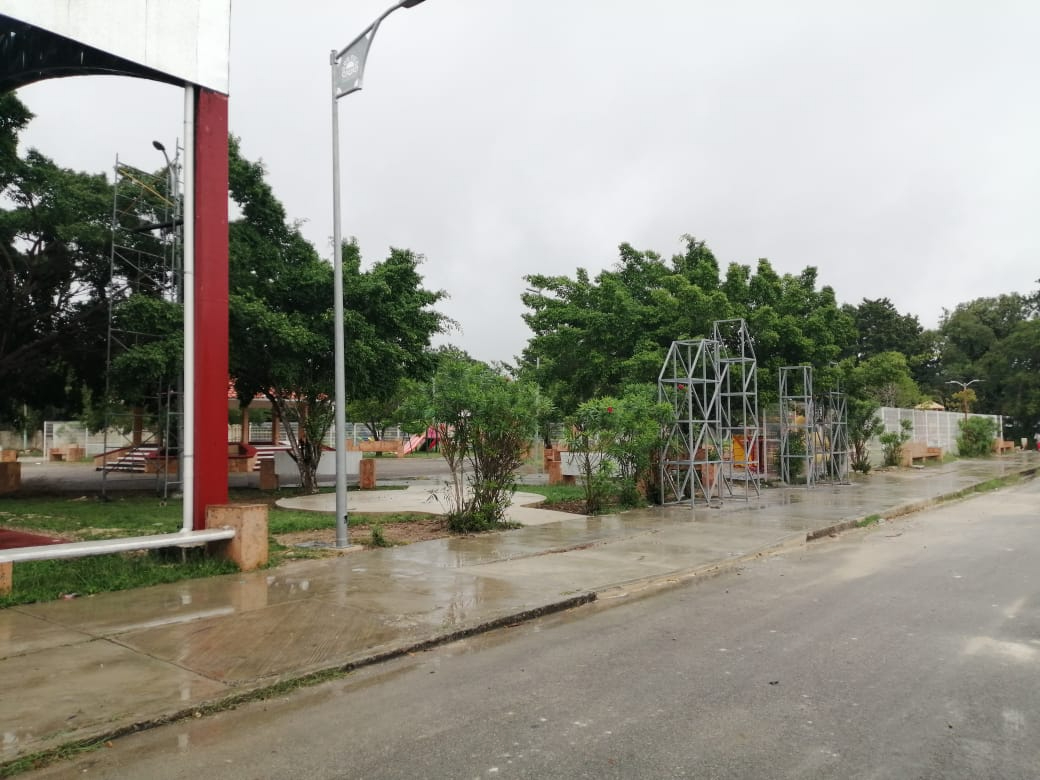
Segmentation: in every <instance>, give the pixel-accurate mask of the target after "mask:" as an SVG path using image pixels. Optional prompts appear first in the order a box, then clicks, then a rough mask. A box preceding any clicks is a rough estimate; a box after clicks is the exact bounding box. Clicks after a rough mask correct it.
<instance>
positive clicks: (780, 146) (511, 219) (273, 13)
mask: <svg viewBox="0 0 1040 780" xmlns="http://www.w3.org/2000/svg"><path fill="white" fill-rule="evenodd" d="M390 2H391V0H349V1H345V0H337V1H336V2H331V1H328V2H327V1H326V0H303V1H302V2H294V3H287V2H277V1H276V0H233V4H232V22H231V30H232V33H231V102H230V106H231V108H230V111H231V116H230V123H231V130H232V132H233V133H235V134H236V135H239V136H240V137H241V138H242V148H243V152H244V153H245V155H246V156H247V157H249V158H251V159H256V158H262V159H263V161H264V163H265V164H266V166H267V170H268V173H269V181H270V183H271V184H272V186H273V188H274V190H275V193H276V194H277V195H278V197H279V198H280V199H281V200H282V202H283V203H284V204H285V206H286V209H287V211H288V213H289V215H290V218H292V219H298V220H301V221H303V222H304V228H303V229H304V232H305V234H306V235H307V236H308V237H309V238H310V239H311V240H312V241H313V242H314V244H315V246H316V247H317V248H318V250H319V252H321V253H322V254H323V255H325V256H331V245H330V236H331V234H332V208H331V171H330V164H331V163H330V161H331V141H330V138H331V136H330V109H329V90H330V86H329V68H328V52H329V50H330V49H333V48H337V49H338V48H341V47H343V46H345V45H346V44H347V43H349V42H350V40H352V39H353V38H354V36H355V35H356V34H357V33H359V32H360V31H361V30H363V29H364V28H365V27H366V26H367V25H368V24H369V23H370V22H371V21H372V20H373V19H374V18H375V17H376V16H378V15H379V14H380V13H381V12H382V11H383V10H384V9H385V8H386V6H387V5H389V4H390ZM1038 74H1040V3H1037V2H1036V1H1035V0H1022V1H1021V2H1013V1H1011V0H987V2H982V1H981V0H977V1H974V2H966V1H964V0H943V1H942V2H913V1H912V0H901V1H900V2H892V1H889V0H872V2H865V1H864V2H841V0H818V1H816V2H811V1H808V0H792V2H785V3H779V2H767V1H766V0H760V1H758V2H755V1H751V0H746V1H741V0H736V1H731V2H726V3H722V2H718V1H717V0H716V1H713V2H706V1H700V2H698V1H694V0H641V1H638V2H637V0H596V1H595V2H593V0H523V1H521V0H427V2H425V3H423V4H422V5H420V6H418V7H416V8H414V9H411V10H404V9H402V10H399V11H397V12H396V13H395V14H393V15H392V16H390V17H389V18H388V19H387V20H386V21H385V22H384V23H383V25H382V27H381V28H380V30H379V35H378V37H377V39H376V41H375V43H374V45H373V49H372V53H371V55H370V57H369V60H368V68H367V71H366V76H365V89H364V90H362V91H361V92H359V93H356V94H354V95H350V96H348V97H346V98H344V99H342V100H341V101H340V122H341V139H342V150H343V163H342V164H343V199H344V202H343V231H344V235H347V236H350V235H354V236H357V238H358V240H359V241H360V244H361V249H362V253H363V255H364V257H365V258H366V259H367V260H368V261H375V260H378V259H382V258H383V257H385V256H386V254H387V251H388V248H389V247H390V246H398V247H408V248H410V249H413V250H415V251H416V252H419V253H421V254H424V255H425V256H426V263H425V265H424V266H423V271H424V273H425V276H426V280H427V283H428V286H431V287H435V288H442V289H444V290H446V291H447V292H448V293H449V294H450V296H451V297H450V299H449V300H448V301H446V302H445V303H444V304H443V305H442V307H441V308H442V310H443V311H444V312H445V313H446V314H448V315H449V316H451V317H453V318H454V319H456V320H457V321H458V322H459V324H460V326H461V328H462V330H461V332H458V333H454V334H451V335H450V336H449V337H448V338H447V339H442V340H441V341H442V342H443V341H445V340H447V341H451V342H453V343H455V344H457V345H459V346H461V347H463V348H464V349H466V350H468V351H469V352H470V353H471V354H472V355H474V356H475V357H478V358H481V359H484V360H507V361H508V360H511V359H512V358H513V356H515V355H518V354H519V353H520V351H521V350H522V349H523V346H524V345H525V343H526V341H527V339H528V337H529V335H530V334H529V332H528V330H527V328H526V326H525V325H524V324H523V321H522V320H521V316H520V315H521V313H522V311H523V307H522V305H521V303H520V294H521V292H522V291H523V289H524V287H525V283H524V281H523V279H522V277H523V275H524V274H528V273H553V274H568V275H573V273H574V271H575V269H576V268H578V267H579V266H580V267H585V268H587V269H588V270H589V271H590V272H591V273H593V274H594V273H596V272H597V271H599V270H601V269H603V268H607V267H610V266H611V265H612V264H613V263H614V262H615V261H616V259H617V249H616V247H617V245H618V244H619V243H621V242H623V241H627V242H629V243H631V244H633V245H634V246H636V247H637V248H639V249H653V250H656V251H658V252H660V253H662V254H664V255H665V256H670V255H671V254H672V253H673V252H677V251H679V250H680V248H681V241H680V236H681V235H682V234H683V233H691V234H693V235H695V236H697V237H698V238H700V239H703V240H705V241H707V243H708V245H709V246H710V247H711V248H712V249H713V251H714V252H715V254H716V256H717V257H718V258H719V261H720V264H721V265H722V267H723V268H725V266H726V265H727V264H728V263H730V262H739V263H743V264H752V265H753V264H754V263H755V261H756V260H757V259H758V258H760V257H767V258H769V260H770V261H771V262H772V264H773V266H774V267H775V268H776V269H777V270H778V271H780V272H793V273H796V272H798V271H800V270H801V269H802V268H804V267H805V266H807V265H813V266H816V267H818V268H819V279H820V283H821V284H826V285H830V286H832V287H833V288H834V289H835V291H836V292H837V296H838V299H839V301H841V302H849V303H858V302H859V301H860V300H861V299H863V298H864V297H867V298H880V297H888V298H890V299H891V300H892V301H893V303H894V304H895V305H896V307H897V308H898V309H899V310H900V311H902V312H908V313H912V314H916V315H918V317H920V319H921V322H922V324H923V325H925V326H926V327H932V326H934V325H935V324H936V323H937V322H938V319H939V317H940V315H941V313H942V310H943V309H944V308H952V307H954V306H955V305H956V304H958V303H961V302H965V301H968V300H971V299H973V298H976V297H980V296H989V295H997V294H1000V293H1006V292H1030V291H1033V290H1035V289H1036V288H1037V283H1036V280H1037V279H1038V278H1040V230H1038V226H1040V219H1038V217H1037V214H1038V209H1040V97H1038V95H1037V78H1038ZM20 94H21V97H22V99H23V100H24V101H25V102H26V103H27V104H28V105H29V107H30V108H31V109H32V110H33V111H34V112H35V113H36V114H37V115H38V116H37V119H36V120H35V121H34V122H33V124H32V125H31V127H30V130H29V131H28V132H27V133H26V135H25V140H26V141H27V142H28V143H29V144H30V145H34V146H37V147H38V148H39V149H40V150H41V151H43V152H44V153H46V154H48V155H50V156H52V157H53V158H55V159H56V160H57V161H58V162H59V163H61V164H63V165H66V166H69V167H74V168H78V169H83V170H89V171H102V170H111V168H112V165H113V162H114V159H115V155H116V154H117V153H118V154H119V156H120V159H122V160H124V161H127V162H130V163H132V164H135V165H138V166H140V167H152V166H154V167H156V168H158V167H160V165H161V163H162V159H161V157H160V156H159V155H158V153H157V152H156V151H155V150H153V149H152V147H151V141H152V139H160V140H162V141H163V142H164V143H166V145H167V147H168V148H172V144H173V142H174V140H175V139H177V138H178V137H180V136H181V134H182V124H181V123H182V105H183V97H182V92H181V91H180V90H179V89H176V88H173V87H169V86H164V85H160V84H155V83H151V82H145V81H134V80H130V79H121V78H119V79H117V78H105V77H89V78H79V79H62V80H56V81H52V82H43V83H40V84H35V85H32V86H30V87H26V88H25V89H23V90H22V91H21V93H20ZM677 335H678V334H677Z"/></svg>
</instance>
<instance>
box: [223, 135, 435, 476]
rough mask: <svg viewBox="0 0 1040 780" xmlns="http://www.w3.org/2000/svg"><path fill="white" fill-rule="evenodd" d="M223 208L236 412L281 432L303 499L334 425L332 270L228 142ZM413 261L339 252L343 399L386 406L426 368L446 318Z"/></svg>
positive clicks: (256, 167)
mask: <svg viewBox="0 0 1040 780" xmlns="http://www.w3.org/2000/svg"><path fill="white" fill-rule="evenodd" d="M229 146H230V148H229V184H230V190H231V197H232V198H233V199H234V201H235V202H236V204H237V205H238V206H239V209H240V210H241V214H242V216H241V217H240V218H239V219H237V220H235V221H233V222H232V223H231V224H230V226H229V244H230V268H229V281H230V295H229V321H230V329H231V350H230V367H231V373H232V376H233V377H234V382H235V389H236V393H237V395H238V398H239V400H240V403H242V404H243V405H247V404H248V403H249V402H250V401H251V400H252V399H253V398H254V397H255V396H256V395H258V394H259V395H263V396H265V397H266V398H267V399H268V400H269V401H270V402H271V405H272V407H273V408H274V409H275V410H276V411H277V412H278V414H279V416H280V417H281V418H282V419H283V420H286V421H288V422H290V423H296V428H297V430H296V431H294V430H293V427H292V426H286V430H285V434H286V437H287V438H288V440H289V443H290V446H291V450H292V455H293V457H294V459H295V460H296V462H297V465H298V466H299V469H300V480H301V484H302V485H303V486H304V488H305V489H308V490H314V489H316V484H315V474H316V470H317V466H318V460H319V459H320V457H321V454H322V451H323V449H324V447H323V440H324V438H325V436H326V434H327V432H328V429H329V427H330V426H331V424H332V421H333V417H334V414H333V412H334V408H333V385H334V376H333V366H334V354H333V341H334V339H333V300H332V289H333V283H332V282H333V279H332V268H331V267H330V266H329V264H328V263H327V262H325V261H324V260H322V259H321V258H320V257H319V256H318V254H317V253H316V252H315V250H314V247H313V246H311V244H310V243H309V242H307V241H306V239H304V238H303V236H302V234H301V233H300V230H299V226H298V225H295V224H291V223H289V222H288V220H287V218H286V214H285V209H284V208H283V206H282V204H281V203H280V202H279V201H278V199H277V198H276V197H275V195H274V193H273V192H272V190H271V188H270V186H269V185H268V184H267V182H266V181H265V178H264V169H263V166H262V164H260V163H256V162H250V161H248V160H246V159H245V158H243V157H242V155H241V152H240V149H239V143H238V140H237V139H236V138H233V137H232V138H231V139H230V140H229ZM421 259H422V258H421V257H420V256H419V255H416V254H414V253H413V252H410V251H408V250H401V249H392V250H391V252H390V256H389V257H388V258H387V259H386V260H385V261H383V262H380V263H376V264H375V265H373V267H372V268H370V269H369V270H367V271H362V270H361V253H360V250H359V248H358V246H357V243H356V242H353V241H352V242H349V243H346V244H344V247H343V274H344V289H345V291H346V292H345V296H344V310H345V317H344V320H345V327H344V331H345V337H346V340H347V349H346V354H345V358H346V376H347V395H348V398H355V399H358V400H361V399H389V398H390V397H392V396H393V394H394V393H396V392H397V389H398V386H399V384H400V382H402V381H403V380H404V379H405V378H407V377H416V378H418V377H420V376H423V375H424V374H426V373H427V372H428V371H429V370H430V369H431V368H432V366H433V360H432V358H431V357H430V354H429V341H430V338H431V337H432V335H433V334H434V333H436V332H438V331H439V330H441V329H442V327H443V326H444V323H445V322H446V320H445V318H444V317H443V316H442V315H440V314H439V313H437V312H436V311H434V310H433V309H432V306H433V304H435V303H436V302H437V301H438V300H440V299H441V298H442V297H443V293H440V292H431V291H429V290H426V289H424V288H423V287H422V277H421V275H420V274H419V273H418V266H419V264H420V263H421Z"/></svg>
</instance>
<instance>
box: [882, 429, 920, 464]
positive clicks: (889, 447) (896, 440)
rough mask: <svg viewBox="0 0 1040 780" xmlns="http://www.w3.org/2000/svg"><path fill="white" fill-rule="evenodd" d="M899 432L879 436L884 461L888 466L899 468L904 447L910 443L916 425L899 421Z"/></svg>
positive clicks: (889, 432)
mask: <svg viewBox="0 0 1040 780" xmlns="http://www.w3.org/2000/svg"><path fill="white" fill-rule="evenodd" d="M899 428H900V430H898V431H888V432H887V433H883V434H881V435H880V436H878V440H879V441H880V442H881V452H882V459H883V461H884V464H885V465H886V466H898V465H899V462H900V461H901V460H902V458H903V445H904V444H906V443H907V442H908V441H910V439H911V437H912V435H913V434H912V433H911V431H913V428H914V424H913V423H912V422H910V421H909V420H900V421H899Z"/></svg>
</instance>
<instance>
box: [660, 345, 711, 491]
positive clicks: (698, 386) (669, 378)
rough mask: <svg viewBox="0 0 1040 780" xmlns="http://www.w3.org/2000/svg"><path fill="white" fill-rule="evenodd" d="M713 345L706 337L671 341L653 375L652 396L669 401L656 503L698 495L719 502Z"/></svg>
mask: <svg viewBox="0 0 1040 780" xmlns="http://www.w3.org/2000/svg"><path fill="white" fill-rule="evenodd" d="M720 370H721V366H720V364H719V343H718V342H717V341H714V340H712V339H701V340H698V341H673V342H672V345H671V347H670V348H669V350H668V356H667V357H666V358H665V361H664V365H663V366H662V367H661V372H660V374H659V376H658V379H657V392H658V400H659V401H661V402H662V403H667V404H669V405H671V407H672V411H673V415H672V416H673V420H672V422H671V424H670V425H669V426H668V430H667V435H666V437H665V444H664V448H663V450H662V453H661V459H660V482H661V503H663V504H672V503H680V502H683V501H689V502H690V506H691V507H692V506H694V504H695V503H696V501H697V498H698V496H699V497H700V498H702V499H703V500H704V501H706V502H707V503H708V504H712V503H718V502H720V501H721V498H722V497H721V486H722V446H721V440H720V439H719V394H720V389H721V383H720V381H719V373H720Z"/></svg>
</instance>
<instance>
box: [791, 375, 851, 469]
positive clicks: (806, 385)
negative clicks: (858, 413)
mask: <svg viewBox="0 0 1040 780" xmlns="http://www.w3.org/2000/svg"><path fill="white" fill-rule="evenodd" d="M849 466H850V451H849V419H848V400H847V398H846V397H845V394H844V393H842V392H839V391H838V390H832V391H830V392H827V393H824V394H823V395H820V396H816V395H814V394H813V369H812V366H784V367H783V368H781V369H780V478H781V479H782V480H783V481H784V482H786V483H787V484H789V485H790V484H793V483H795V482H798V483H801V482H802V481H803V478H804V484H805V485H806V487H813V486H814V485H816V484H817V483H819V482H830V483H833V484H839V485H846V484H848V483H849Z"/></svg>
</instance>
